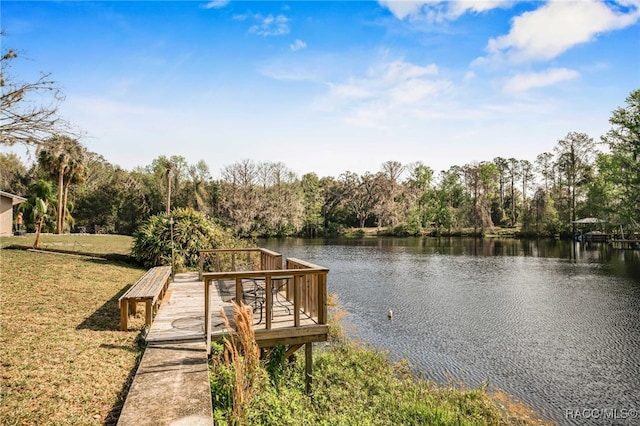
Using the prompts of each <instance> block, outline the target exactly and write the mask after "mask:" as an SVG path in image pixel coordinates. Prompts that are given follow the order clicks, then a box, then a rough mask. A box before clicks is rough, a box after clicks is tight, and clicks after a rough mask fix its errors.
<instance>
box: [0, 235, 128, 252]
mask: <svg viewBox="0 0 640 426" xmlns="http://www.w3.org/2000/svg"><path fill="white" fill-rule="evenodd" d="M35 240H36V236H35V234H27V235H24V236H20V237H2V239H0V246H1V247H3V248H4V247H7V246H10V245H13V244H17V245H22V246H33V243H34V242H35ZM132 245H133V239H132V238H131V237H129V236H127V235H107V234H104V235H102V234H100V235H84V234H63V235H55V234H42V236H41V237H40V248H44V249H47V248H50V249H60V250H70V251H76V252H81V253H95V254H112V253H113V254H124V255H128V254H130V252H131V246H132Z"/></svg>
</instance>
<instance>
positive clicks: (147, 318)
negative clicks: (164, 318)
mask: <svg viewBox="0 0 640 426" xmlns="http://www.w3.org/2000/svg"><path fill="white" fill-rule="evenodd" d="M151 302H152V301H151V300H150V299H147V300H145V307H144V322H145V324H146V325H147V327H151V320H152V317H153V306H151Z"/></svg>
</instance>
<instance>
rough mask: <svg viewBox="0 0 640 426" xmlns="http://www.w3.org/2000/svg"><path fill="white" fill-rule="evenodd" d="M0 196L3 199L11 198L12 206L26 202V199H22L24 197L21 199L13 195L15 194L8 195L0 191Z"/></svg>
mask: <svg viewBox="0 0 640 426" xmlns="http://www.w3.org/2000/svg"><path fill="white" fill-rule="evenodd" d="M0 195H1V196H3V197H7V198H11V200H12V204H13V205H16V204H20V203H24V202H25V201H27V199H26V198H24V197H21V196H19V195H15V194H10V193H8V192H4V191H0Z"/></svg>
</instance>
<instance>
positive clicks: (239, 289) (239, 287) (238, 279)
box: [236, 277, 242, 305]
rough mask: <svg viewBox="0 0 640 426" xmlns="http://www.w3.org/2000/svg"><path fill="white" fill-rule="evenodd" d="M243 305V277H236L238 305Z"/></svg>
mask: <svg viewBox="0 0 640 426" xmlns="http://www.w3.org/2000/svg"><path fill="white" fill-rule="evenodd" d="M241 303H242V277H236V305H240V304H241Z"/></svg>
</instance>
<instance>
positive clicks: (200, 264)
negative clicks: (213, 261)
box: [198, 251, 204, 281]
mask: <svg viewBox="0 0 640 426" xmlns="http://www.w3.org/2000/svg"><path fill="white" fill-rule="evenodd" d="M198 255H199V258H198V271H199V273H198V281H202V273H203V272H204V253H202V252H201V251H200V252H198Z"/></svg>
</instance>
